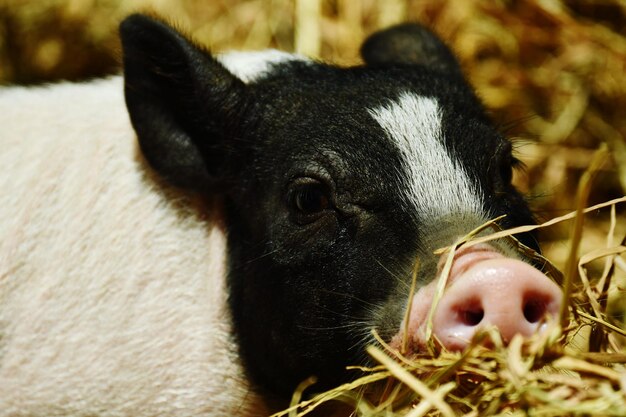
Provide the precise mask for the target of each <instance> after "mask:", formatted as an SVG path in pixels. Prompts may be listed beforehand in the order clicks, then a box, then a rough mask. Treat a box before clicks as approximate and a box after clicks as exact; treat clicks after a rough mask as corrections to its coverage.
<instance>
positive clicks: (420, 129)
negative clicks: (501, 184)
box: [370, 92, 485, 224]
mask: <svg viewBox="0 0 626 417" xmlns="http://www.w3.org/2000/svg"><path fill="white" fill-rule="evenodd" d="M370 114H371V115H372V116H373V117H374V119H376V120H377V121H378V123H379V124H380V125H381V127H382V128H383V129H384V130H385V132H386V133H387V135H389V138H390V139H391V140H392V141H393V142H394V143H395V144H396V146H397V148H398V150H399V151H400V155H401V157H402V168H401V170H402V172H400V173H399V177H400V184H402V190H401V191H402V192H403V193H404V194H405V196H406V199H407V201H408V202H409V204H410V208H411V209H413V210H415V212H416V213H417V215H418V216H419V217H420V219H422V220H423V221H426V222H429V223H431V224H432V223H434V222H435V221H436V220H437V219H438V218H440V217H442V216H446V215H450V214H459V213H461V214H463V213H466V214H474V215H477V216H478V217H479V218H483V217H485V215H484V214H483V209H482V196H481V193H480V192H479V191H478V190H477V189H476V187H475V186H474V185H473V184H472V181H471V180H470V178H469V176H468V174H467V172H466V171H465V169H464V168H463V167H462V166H461V164H460V163H459V162H458V161H455V160H454V159H452V158H451V157H450V155H449V153H448V151H447V150H446V148H445V146H444V144H443V143H444V141H443V133H442V129H441V115H440V110H439V106H438V104H437V101H436V100H435V99H434V98H431V97H422V96H418V95H416V94H412V93H408V92H407V93H403V94H402V95H401V96H400V98H399V99H398V100H397V101H395V102H391V103H389V104H388V105H386V106H382V107H380V108H377V109H373V110H370Z"/></svg>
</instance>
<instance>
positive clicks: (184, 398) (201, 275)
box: [0, 14, 561, 417]
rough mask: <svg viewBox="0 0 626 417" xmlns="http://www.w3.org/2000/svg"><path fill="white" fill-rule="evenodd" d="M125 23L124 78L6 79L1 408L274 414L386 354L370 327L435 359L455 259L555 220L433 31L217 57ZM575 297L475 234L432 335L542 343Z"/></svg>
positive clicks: (0, 99) (138, 416) (144, 23)
mask: <svg viewBox="0 0 626 417" xmlns="http://www.w3.org/2000/svg"><path fill="white" fill-rule="evenodd" d="M120 36H121V41H122V50H123V78H122V77H119V76H117V77H111V78H108V79H104V80H96V81H92V82H88V83H83V84H71V83H64V84H58V85H54V86H45V87H34V88H19V87H13V88H6V89H4V90H2V91H1V92H0V125H1V126H2V130H1V134H0V140H1V143H2V152H1V153H0V163H1V164H2V167H3V168H2V169H3V171H2V176H0V181H1V187H2V188H1V189H2V194H1V198H2V201H1V204H0V210H1V214H0V230H1V231H2V240H1V241H0V416H9V415H10V416H22V415H24V416H25V415H28V416H44V415H45V416H52V415H54V416H77V415H90V416H135V417H142V416H157V415H158V416H161V415H176V416H224V415H239V416H255V415H266V414H267V413H268V412H270V411H272V410H275V408H276V407H280V406H282V405H284V404H285V402H284V400H285V399H288V398H289V396H290V395H291V393H292V392H293V390H294V388H295V387H296V386H297V384H298V383H300V382H301V381H302V380H304V379H305V378H307V377H309V376H311V375H315V376H316V377H317V378H318V380H319V384H318V385H317V387H318V389H322V388H323V387H327V386H330V385H333V384H337V383H339V382H341V381H344V380H346V378H348V377H349V375H350V374H349V373H348V372H347V371H346V368H345V367H346V365H355V364H365V363H367V361H368V358H367V355H366V354H365V353H364V352H365V350H364V347H365V346H366V345H368V344H370V343H374V342H375V340H374V338H373V336H372V333H371V330H372V329H375V330H376V331H377V332H378V334H379V335H380V336H381V337H382V338H383V339H384V340H386V341H387V342H389V343H390V344H391V346H392V347H395V348H400V344H401V342H400V340H402V339H404V338H406V339H407V340H408V341H409V343H408V346H409V352H408V353H409V354H410V353H411V352H413V353H415V352H417V351H419V349H421V348H422V346H423V344H424V343H425V340H424V323H425V321H426V316H427V312H428V310H429V309H430V306H431V305H432V297H433V296H432V294H433V292H434V285H435V284H436V282H437V279H436V278H437V276H438V275H439V274H440V273H441V270H442V266H443V263H444V261H445V257H439V256H436V255H435V254H434V251H435V250H436V249H438V248H441V247H444V246H448V245H450V244H452V243H454V242H455V241H456V240H457V239H458V238H459V237H461V236H463V235H465V234H467V232H469V231H470V230H472V229H474V228H475V227H477V226H479V225H481V224H483V223H484V222H485V221H487V220H489V219H491V218H494V217H498V216H501V215H506V216H505V217H504V219H503V220H502V222H501V225H502V226H503V227H512V226H517V225H522V224H529V223H532V222H533V216H532V213H531V211H530V209H529V207H528V205H527V203H526V201H525V199H524V198H523V196H522V195H521V194H520V193H519V192H518V191H517V190H516V189H515V188H514V187H513V185H512V184H511V177H512V169H513V168H514V167H515V166H516V165H517V164H518V161H517V160H516V159H515V157H514V156H513V155H512V145H511V142H510V141H509V140H507V139H506V138H505V137H504V136H503V135H502V134H501V133H500V132H498V130H497V129H496V128H495V127H494V125H493V123H492V122H491V120H490V118H489V115H488V114H487V112H486V111H485V109H484V108H483V106H482V105H481V103H480V100H479V99H478V98H477V96H476V95H475V93H474V92H473V90H472V88H471V87H470V86H469V84H468V83H467V82H466V80H465V79H464V77H463V75H462V72H461V69H460V66H459V64H458V62H457V61H456V59H455V57H454V55H453V54H452V53H451V51H450V50H449V49H448V48H447V47H446V46H445V45H444V44H443V43H442V42H441V40H439V39H438V38H437V37H436V36H435V35H434V34H433V33H432V32H430V31H429V30H427V29H425V28H424V27H422V26H419V25H415V24H403V25H399V26H395V27H392V28H389V29H386V30H383V31H380V32H378V33H375V34H373V35H372V36H370V37H369V38H368V39H367V40H366V41H365V42H364V44H363V46H362V50H361V53H362V56H363V60H364V65H360V66H355V67H350V68H341V67H337V66H333V65H329V64H325V63H321V62H317V61H314V60H311V59H307V58H305V57H302V56H299V55H294V54H288V53H284V52H279V51H273V50H270V51H262V52H246V53H243V52H233V53H228V54H224V55H221V56H214V55H212V54H211V53H210V52H208V51H207V50H205V49H204V48H202V47H201V46H199V45H198V44H196V43H194V42H193V41H191V40H190V39H189V38H188V37H186V36H185V35H183V34H182V33H181V32H179V31H178V30H176V29H174V28H173V27H171V26H170V25H168V24H167V23H165V22H163V21H162V20H159V19H157V18H154V17H148V16H145V15H140V14H137V15H131V16H129V17H127V18H126V19H125V20H124V21H123V22H122V24H121V26H120ZM124 103H125V106H124ZM517 238H518V239H519V240H520V241H521V242H523V243H524V244H526V245H527V246H529V247H532V248H535V249H536V250H539V248H538V247H537V242H536V240H535V238H534V236H533V235H531V234H521V235H518V236H517ZM416 262H417V263H418V264H419V269H418V276H417V284H418V288H419V289H418V291H417V292H416V293H415V295H414V296H413V299H412V300H411V301H412V302H409V299H408V298H409V287H410V285H411V280H412V271H413V270H414V268H415V265H416ZM559 297H560V293H559V290H558V287H557V286H556V285H555V284H553V283H552V282H551V281H550V280H549V279H548V278H547V277H546V276H545V275H544V274H543V273H541V272H540V270H538V269H536V268H535V267H534V266H533V265H532V264H531V262H530V261H529V260H527V259H524V258H523V256H522V255H519V254H517V253H516V251H515V250H513V249H512V247H510V245H509V244H508V243H507V242H501V241H493V242H490V243H488V244H481V245H476V246H473V247H471V248H462V249H460V250H459V252H458V253H457V254H456V256H455V258H454V262H453V264H452V272H451V274H450V277H449V278H448V289H447V292H446V294H445V295H444V297H443V298H442V300H441V302H440V303H439V305H438V307H437V310H436V312H435V315H434V319H433V323H434V326H435V327H434V328H435V334H434V336H435V337H436V338H437V339H438V340H439V341H440V342H441V344H442V345H443V346H444V347H446V348H448V349H451V350H461V349H463V348H464V347H465V346H467V343H468V341H469V340H470V339H471V337H472V335H473V334H474V333H475V332H476V331H477V329H479V328H482V327H483V326H485V325H494V326H496V327H498V328H499V330H500V332H501V333H502V335H503V338H504V340H505V341H508V340H510V338H511V337H512V336H513V335H514V334H517V333H521V334H523V335H529V334H531V333H533V332H535V331H537V329H538V328H539V327H540V326H541V325H542V324H543V323H544V320H545V319H546V318H547V317H549V316H550V315H554V314H555V313H556V311H558V308H559V305H560V302H561V301H560V298H559ZM409 306H410V311H408V314H406V317H407V318H406V319H405V318H404V317H405V313H406V312H407V308H409ZM406 320H408V322H407V321H406ZM404 329H408V333H407V334H405V333H404V332H405V330H404Z"/></svg>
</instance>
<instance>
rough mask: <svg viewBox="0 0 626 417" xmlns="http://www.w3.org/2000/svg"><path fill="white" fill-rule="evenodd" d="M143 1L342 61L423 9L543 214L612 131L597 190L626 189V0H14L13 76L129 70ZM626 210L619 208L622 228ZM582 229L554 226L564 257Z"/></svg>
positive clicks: (199, 27)
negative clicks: (508, 146) (127, 45)
mask: <svg viewBox="0 0 626 417" xmlns="http://www.w3.org/2000/svg"><path fill="white" fill-rule="evenodd" d="M134 11H150V12H152V13H156V14H157V15H160V16H163V17H165V18H166V19H168V20H170V21H171V22H174V23H175V24H176V25H178V26H179V27H180V28H183V29H184V30H185V31H187V32H188V33H189V34H191V35H192V36H193V37H194V38H195V39H196V40H197V41H198V42H200V43H202V44H205V45H207V46H208V47H209V48H211V50H213V51H216V52H219V51H224V50H229V49H239V50H254V49H262V48H268V47H272V48H279V49H282V50H286V51H297V52H300V53H304V54H307V55H310V56H313V57H316V58H318V59H321V60H324V61H329V62H335V63H339V64H341V65H355V64H359V63H360V62H361V61H360V58H359V55H358V49H359V46H360V44H361V42H362V40H363V39H364V37H366V36H367V35H368V34H370V33H372V32H373V31H375V30H377V29H379V28H382V27H385V26H388V25H391V24H394V23H397V22H402V21H418V22H422V23H424V24H426V25H427V26H429V27H431V28H432V29H434V30H435V32H437V33H438V34H439V35H440V36H441V37H442V38H443V39H444V40H445V41H446V42H447V43H448V44H449V45H450V46H451V47H452V48H453V49H454V51H455V52H456V53H457V55H458V56H459V58H460V61H461V63H462V65H463V67H464V69H465V72H466V74H467V77H468V79H469V80H470V82H471V83H472V84H473V85H474V87H475V88H476V90H477V92H478V95H479V96H480V97H481V98H482V100H483V101H484V102H485V104H486V106H487V107H488V109H489V110H490V111H491V113H492V115H493V119H494V121H495V123H496V124H497V125H498V126H500V128H501V129H502V130H503V131H504V132H505V133H506V134H507V135H508V136H509V137H511V138H513V139H514V141H515V144H516V150H517V153H518V157H519V158H520V159H522V161H523V162H524V163H525V165H526V168H525V169H524V170H521V171H519V172H517V173H516V177H515V181H516V183H517V185H518V187H519V188H520V189H521V190H522V191H524V192H525V193H526V194H527V195H528V196H529V198H530V200H531V204H532V205H533V207H534V209H535V211H536V213H537V215H538V218H539V220H540V221H541V220H547V219H550V218H552V217H556V216H559V215H562V214H564V213H566V212H568V211H571V210H573V209H574V207H575V195H576V187H577V184H578V180H579V178H580V175H581V173H582V172H583V171H584V169H585V168H586V167H587V166H588V164H589V161H590V159H591V156H592V154H593V152H594V150H595V149H597V148H598V146H599V145H600V144H601V143H603V142H604V143H606V144H607V145H608V147H609V149H610V153H611V160H610V161H608V162H607V163H606V164H605V165H604V166H603V168H602V170H601V172H600V174H599V176H598V178H597V180H596V181H595V183H594V186H593V191H592V193H591V197H590V201H589V203H590V204H592V203H597V202H602V201H605V200H609V199H612V198H615V197H619V196H622V195H624V194H626V1H625V0H571V1H564V0H563V1H561V0H525V1H524V0H520V1H515V0H508V1H507V0H263V1H261V0H247V1H240V0H230V1H226V0H124V1H122V0H36V1H28V0H0V83H2V84H9V83H18V84H38V83H42V82H51V81H56V80H61V79H66V80H84V79H88V78H92V77H99V76H103V75H106V74H111V73H115V72H118V71H119V62H120V45H119V40H118V38H117V25H118V23H119V21H120V20H121V19H122V18H123V17H124V16H126V15H128V14H129V13H131V12H134ZM0 129H1V127H0ZM608 213H609V211H608V210H604V211H601V212H598V213H593V214H591V215H590V216H588V217H587V223H586V228H585V235H584V239H583V242H582V250H583V251H588V250H590V249H593V248H597V247H600V246H604V245H606V236H607V231H608V229H609V221H608ZM625 214H626V210H625V209H624V207H623V206H622V207H621V208H620V209H618V226H617V232H616V237H617V240H620V239H622V238H623V237H624V235H625V234H626V220H625V219H626V216H625ZM569 230H570V224H561V225H559V226H555V227H552V228H550V229H548V230H543V231H542V232H541V237H542V240H543V246H544V249H545V251H546V254H547V255H548V257H550V258H551V259H552V260H553V261H554V262H555V263H557V265H562V262H563V260H564V258H565V256H566V253H567V250H568V244H567V241H568V237H569V235H570V232H569Z"/></svg>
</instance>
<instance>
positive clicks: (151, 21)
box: [119, 13, 169, 42]
mask: <svg viewBox="0 0 626 417" xmlns="http://www.w3.org/2000/svg"><path fill="white" fill-rule="evenodd" d="M168 28H169V25H168V24H167V23H165V22H164V21H163V20H162V19H161V18H159V17H157V16H156V15H150V14H146V13H133V14H131V15H128V16H127V17H125V18H124V19H123V20H122V22H121V23H120V26H119V31H120V37H121V38H122V42H124V40H125V39H128V38H130V37H134V36H136V35H137V34H139V33H142V32H143V31H145V30H146V29H152V30H159V29H160V30H168Z"/></svg>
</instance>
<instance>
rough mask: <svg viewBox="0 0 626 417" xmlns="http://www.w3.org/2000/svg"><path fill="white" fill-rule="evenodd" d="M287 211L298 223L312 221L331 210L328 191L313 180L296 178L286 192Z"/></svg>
mask: <svg viewBox="0 0 626 417" xmlns="http://www.w3.org/2000/svg"><path fill="white" fill-rule="evenodd" d="M287 200H288V205H289V209H290V210H291V211H292V213H293V214H295V215H296V216H297V218H298V220H300V221H306V220H309V221H313V220H315V219H316V218H317V217H318V216H319V215H321V214H322V213H323V212H325V211H326V210H329V209H332V203H331V197H330V190H329V189H328V187H327V186H325V185H324V184H323V183H322V182H320V181H318V180H316V179H314V178H308V177H307V178H298V179H297V180H296V181H294V182H293V183H292V184H291V187H290V189H289V192H288V197H287Z"/></svg>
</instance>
